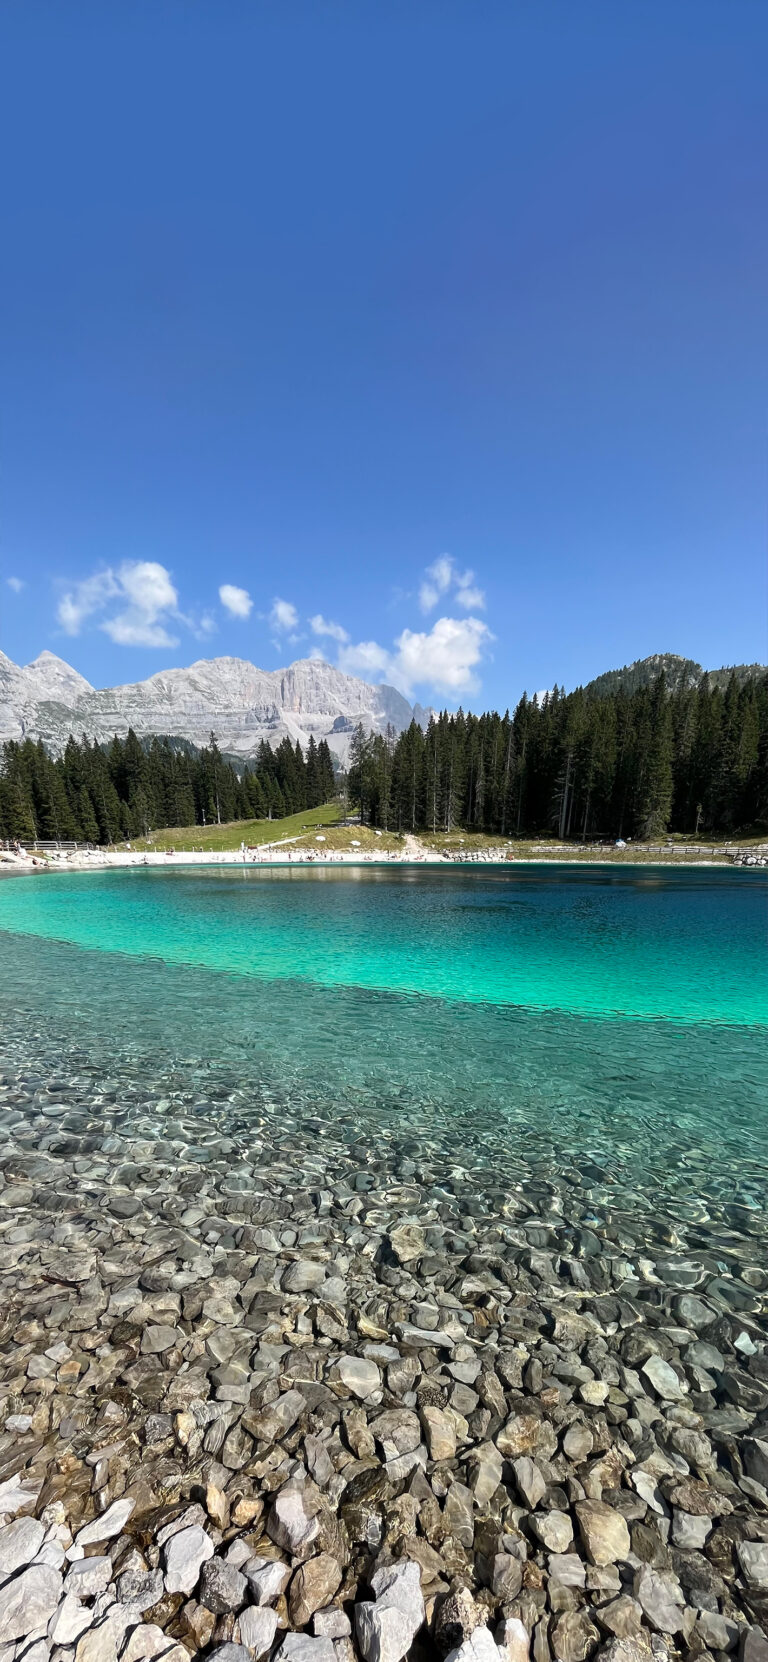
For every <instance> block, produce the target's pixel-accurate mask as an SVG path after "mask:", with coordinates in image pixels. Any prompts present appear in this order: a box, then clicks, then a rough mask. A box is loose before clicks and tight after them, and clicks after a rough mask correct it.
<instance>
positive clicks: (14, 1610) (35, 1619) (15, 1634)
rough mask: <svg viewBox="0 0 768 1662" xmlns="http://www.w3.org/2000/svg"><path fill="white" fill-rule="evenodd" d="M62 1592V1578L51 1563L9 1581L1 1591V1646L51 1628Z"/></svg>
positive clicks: (31, 1568) (34, 1565) (32, 1566)
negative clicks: (51, 1566)
mask: <svg viewBox="0 0 768 1662" xmlns="http://www.w3.org/2000/svg"><path fill="white" fill-rule="evenodd" d="M61 1593H62V1580H61V1576H60V1575H59V1572H58V1570H52V1569H51V1568H50V1565H48V1564H30V1566H29V1568H28V1569H26V1570H23V1571H22V1573H21V1575H17V1576H16V1577H15V1579H14V1580H13V1581H7V1582H6V1584H5V1586H4V1587H3V1588H0V1645H7V1644H10V1642H11V1640H12V1639H24V1638H25V1637H26V1635H27V1634H28V1633H35V1632H37V1630H38V1629H39V1628H42V1629H45V1628H47V1626H48V1623H49V1621H50V1619H51V1616H52V1615H53V1612H54V1610H55V1609H56V1606H57V1605H58V1602H59V1599H60V1598H61Z"/></svg>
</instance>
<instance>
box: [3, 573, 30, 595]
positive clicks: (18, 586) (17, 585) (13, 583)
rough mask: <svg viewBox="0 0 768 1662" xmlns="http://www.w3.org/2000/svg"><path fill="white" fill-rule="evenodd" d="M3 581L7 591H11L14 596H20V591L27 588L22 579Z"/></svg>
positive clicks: (9, 578)
mask: <svg viewBox="0 0 768 1662" xmlns="http://www.w3.org/2000/svg"><path fill="white" fill-rule="evenodd" d="M5 581H6V583H7V584H8V587H9V589H13V592H14V594H21V591H22V589H25V588H26V586H27V585H26V583H25V582H24V579H23V577H6V579H5Z"/></svg>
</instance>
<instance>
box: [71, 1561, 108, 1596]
mask: <svg viewBox="0 0 768 1662" xmlns="http://www.w3.org/2000/svg"><path fill="white" fill-rule="evenodd" d="M111 1580H112V1559H111V1558H106V1557H99V1558H80V1559H79V1560H78V1562H77V1563H76V1564H71V1565H70V1568H69V1570H68V1571H67V1579H66V1581H65V1583H64V1588H65V1591H66V1592H67V1593H74V1594H75V1596H76V1597H77V1598H83V1599H92V1598H95V1597H96V1595H97V1593H103V1592H104V1591H105V1590H106V1588H107V1587H108V1586H109V1583H110V1581H111Z"/></svg>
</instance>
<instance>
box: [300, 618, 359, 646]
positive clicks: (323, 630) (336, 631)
mask: <svg viewBox="0 0 768 1662" xmlns="http://www.w3.org/2000/svg"><path fill="white" fill-rule="evenodd" d="M309 627H310V629H311V630H312V633H313V635H328V636H330V639H331V640H333V641H339V642H340V643H341V644H342V645H343V646H344V645H346V643H347V641H348V640H349V635H348V634H347V631H346V629H342V626H341V624H340V623H329V621H328V619H327V618H324V617H323V614H322V612H316V613H315V616H314V617H311V618H310V620H309Z"/></svg>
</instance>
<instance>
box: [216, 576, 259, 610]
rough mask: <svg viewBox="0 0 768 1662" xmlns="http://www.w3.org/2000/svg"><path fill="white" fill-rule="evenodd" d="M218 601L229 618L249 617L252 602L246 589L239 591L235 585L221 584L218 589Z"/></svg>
mask: <svg viewBox="0 0 768 1662" xmlns="http://www.w3.org/2000/svg"><path fill="white" fill-rule="evenodd" d="M219 600H220V601H221V604H222V606H224V607H225V608H226V610H227V611H228V612H229V613H230V616H231V617H242V618H246V617H248V616H249V615H250V611H251V607H252V606H253V601H252V599H251V597H250V595H249V593H248V590H247V589H239V588H238V587H237V585H236V584H235V583H222V585H221V587H220V589H219Z"/></svg>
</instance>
